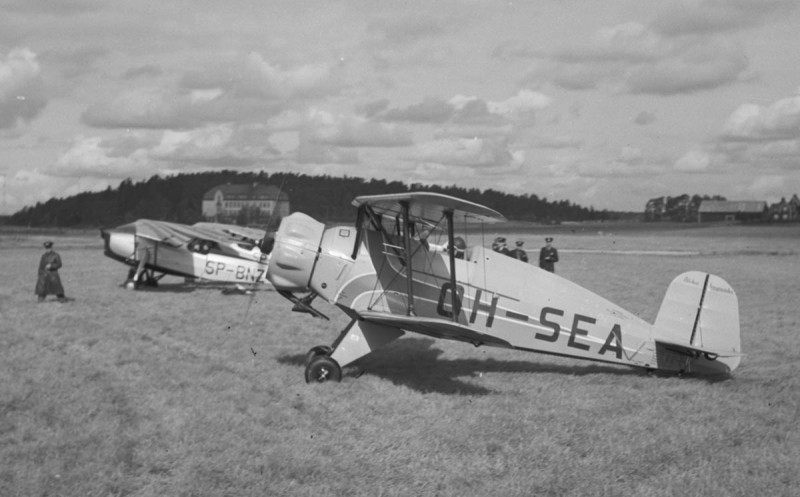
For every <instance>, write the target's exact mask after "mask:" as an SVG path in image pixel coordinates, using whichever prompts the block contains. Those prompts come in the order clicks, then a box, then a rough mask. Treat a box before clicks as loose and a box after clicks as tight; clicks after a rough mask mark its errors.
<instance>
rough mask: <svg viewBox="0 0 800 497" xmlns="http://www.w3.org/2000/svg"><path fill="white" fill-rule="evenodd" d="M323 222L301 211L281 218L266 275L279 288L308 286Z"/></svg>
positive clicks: (303, 289) (297, 289) (294, 290)
mask: <svg viewBox="0 0 800 497" xmlns="http://www.w3.org/2000/svg"><path fill="white" fill-rule="evenodd" d="M324 231H325V225H324V224H322V223H320V222H319V221H317V220H315V219H314V218H312V217H311V216H308V215H306V214H303V213H302V212H295V213H293V214H290V215H288V216H286V217H285V218H283V220H282V221H281V225H280V227H279V228H278V232H277V233H276V234H275V245H274V247H273V249H272V254H271V255H270V260H269V269H268V270H267V279H269V281H270V282H271V283H272V284H273V285H274V286H275V288H276V289H278V290H286V291H289V292H303V291H307V290H308V284H309V281H310V280H311V274H312V273H313V272H314V265H315V264H316V261H317V256H318V254H319V247H320V243H321V240H322V235H323V232H324Z"/></svg>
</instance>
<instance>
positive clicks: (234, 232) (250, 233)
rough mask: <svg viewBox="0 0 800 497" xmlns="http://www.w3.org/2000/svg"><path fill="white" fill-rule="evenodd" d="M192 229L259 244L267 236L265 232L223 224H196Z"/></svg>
mask: <svg viewBox="0 0 800 497" xmlns="http://www.w3.org/2000/svg"><path fill="white" fill-rule="evenodd" d="M192 228H195V229H197V230H200V231H204V232H209V233H211V234H215V235H216V236H217V237H222V238H228V239H234V240H242V241H249V242H251V243H255V244H257V243H258V241H259V240H261V239H263V238H264V236H265V235H266V234H267V232H266V231H264V230H259V229H255V228H248V227H245V226H237V225H235V224H222V223H204V222H200V223H194V224H193V225H192Z"/></svg>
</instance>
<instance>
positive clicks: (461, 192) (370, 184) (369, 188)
mask: <svg viewBox="0 0 800 497" xmlns="http://www.w3.org/2000/svg"><path fill="white" fill-rule="evenodd" d="M226 183H231V184H249V183H262V184H270V185H274V186H276V187H278V188H280V189H281V191H283V192H286V193H287V194H288V196H289V202H290V205H291V210H292V211H293V212H294V211H302V212H304V213H306V214H308V215H310V216H312V217H314V218H316V219H319V220H323V221H344V220H350V219H352V217H353V207H352V205H351V202H352V200H353V198H354V197H356V196H359V195H378V194H382V193H401V192H405V191H409V190H415V191H429V192H437V193H443V194H446V195H451V196H454V197H459V198H463V199H466V200H470V201H472V202H476V203H479V204H483V205H486V206H488V207H491V208H493V209H495V210H497V211H499V212H501V213H503V214H504V215H505V216H506V217H508V218H509V219H511V220H522V221H537V222H561V221H598V220H609V219H614V218H616V217H617V215H616V214H615V213H612V212H609V211H596V210H594V209H593V208H591V207H589V208H586V207H582V206H579V205H577V204H575V203H572V202H568V201H566V200H562V201H556V202H550V201H548V200H547V199H546V198H539V197H538V196H536V195H533V194H530V195H522V196H520V195H510V194H507V193H502V192H499V191H495V190H491V189H489V190H483V191H480V190H477V189H464V188H458V187H455V186H450V187H439V186H431V185H422V184H413V185H411V186H410V187H409V186H407V185H405V184H404V183H401V182H398V181H385V180H378V179H371V180H365V179H363V178H356V177H346V176H345V177H332V176H308V175H304V174H293V173H274V174H267V173H264V172H260V173H243V172H236V171H229V170H223V171H216V172H204V173H194V174H180V175H175V176H169V177H163V178H162V177H160V176H158V175H156V176H153V177H151V178H150V179H148V180H144V181H141V182H137V183H134V182H133V181H132V180H131V179H126V180H124V181H122V182H121V183H120V184H119V186H118V187H117V188H111V187H108V188H107V189H105V190H104V191H100V192H84V193H80V194H78V195H73V196H71V197H65V198H52V199H50V200H48V201H46V202H39V203H37V204H36V205H34V206H31V207H25V208H23V209H21V210H20V211H18V212H16V213H14V214H13V215H11V216H10V219H9V220H8V224H13V225H22V226H49V227H102V226H116V225H119V224H124V223H127V222H132V221H135V220H136V219H140V218H147V219H155V220H162V221H173V222H178V223H186V224H192V223H195V222H197V221H201V220H203V219H202V201H203V195H204V194H205V193H206V192H207V191H209V190H210V189H211V188H213V187H215V186H218V185H222V184H226Z"/></svg>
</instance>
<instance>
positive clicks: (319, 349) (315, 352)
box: [306, 345, 333, 367]
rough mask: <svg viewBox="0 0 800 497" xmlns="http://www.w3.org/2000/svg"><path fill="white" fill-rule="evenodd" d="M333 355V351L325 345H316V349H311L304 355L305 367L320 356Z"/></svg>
mask: <svg viewBox="0 0 800 497" xmlns="http://www.w3.org/2000/svg"><path fill="white" fill-rule="evenodd" d="M332 353H333V349H332V348H330V347H328V346H327V345H317V346H316V347H312V348H311V350H309V351H308V353H307V354H306V367H308V365H309V364H311V361H312V360H313V359H314V358H315V357H318V356H321V355H327V356H329V355H331V354H332Z"/></svg>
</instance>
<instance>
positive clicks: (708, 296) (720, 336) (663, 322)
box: [654, 271, 741, 371]
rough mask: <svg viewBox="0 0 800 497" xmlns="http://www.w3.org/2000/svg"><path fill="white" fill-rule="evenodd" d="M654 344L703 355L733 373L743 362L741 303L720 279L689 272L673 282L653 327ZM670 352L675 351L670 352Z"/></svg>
mask: <svg viewBox="0 0 800 497" xmlns="http://www.w3.org/2000/svg"><path fill="white" fill-rule="evenodd" d="M654 331H655V337H654V338H655V340H656V342H659V343H661V344H665V345H667V346H671V347H677V348H678V349H679V350H680V351H683V352H685V353H686V354H687V355H692V354H697V355H699V354H703V355H704V356H705V358H706V359H710V360H712V361H719V362H721V363H722V364H724V365H725V366H727V368H728V369H729V371H733V370H734V369H736V367H737V366H738V365H739V361H740V360H741V341H740V337H739V302H738V299H737V298H736V293H735V292H734V291H733V289H732V288H731V286H730V285H729V284H728V283H727V282H726V281H725V280H723V279H722V278H720V277H719V276H715V275H713V274H709V273H704V272H700V271H690V272H686V273H683V274H681V275H679V276H678V277H677V278H675V279H674V280H672V283H670V285H669V288H668V289H667V293H666V294H665V295H664V300H663V301H662V303H661V308H660V309H659V311H658V315H657V317H656V322H655V325H654ZM671 350H674V348H673V349H671Z"/></svg>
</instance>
